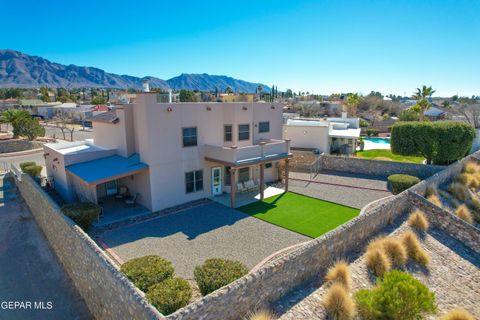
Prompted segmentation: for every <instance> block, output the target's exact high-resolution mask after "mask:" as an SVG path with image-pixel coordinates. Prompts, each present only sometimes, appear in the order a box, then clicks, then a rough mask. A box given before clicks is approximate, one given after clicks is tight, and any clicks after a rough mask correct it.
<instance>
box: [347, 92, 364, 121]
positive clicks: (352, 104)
mask: <svg viewBox="0 0 480 320" xmlns="http://www.w3.org/2000/svg"><path fill="white" fill-rule="evenodd" d="M361 101H362V97H360V96H359V95H358V93H351V94H349V95H348V97H347V102H346V103H345V105H346V106H347V112H348V113H349V114H350V116H352V117H355V116H356V114H357V108H358V105H359V104H360V102H361Z"/></svg>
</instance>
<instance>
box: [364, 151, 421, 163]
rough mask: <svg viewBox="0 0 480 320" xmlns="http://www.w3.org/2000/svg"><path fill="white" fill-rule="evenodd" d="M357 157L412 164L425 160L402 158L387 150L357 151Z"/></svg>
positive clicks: (409, 157)
mask: <svg viewBox="0 0 480 320" xmlns="http://www.w3.org/2000/svg"><path fill="white" fill-rule="evenodd" d="M356 156H357V157H359V158H365V159H372V160H391V161H398V162H411V163H422V162H423V160H424V158H423V157H412V156H402V155H398V154H393V153H392V151H390V150H386V149H374V150H364V151H357V154H356Z"/></svg>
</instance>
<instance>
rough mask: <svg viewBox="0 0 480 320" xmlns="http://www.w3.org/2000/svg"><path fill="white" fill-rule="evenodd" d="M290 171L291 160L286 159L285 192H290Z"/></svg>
mask: <svg viewBox="0 0 480 320" xmlns="http://www.w3.org/2000/svg"><path fill="white" fill-rule="evenodd" d="M289 171H290V159H288V158H287V159H285V192H287V191H288V175H289Z"/></svg>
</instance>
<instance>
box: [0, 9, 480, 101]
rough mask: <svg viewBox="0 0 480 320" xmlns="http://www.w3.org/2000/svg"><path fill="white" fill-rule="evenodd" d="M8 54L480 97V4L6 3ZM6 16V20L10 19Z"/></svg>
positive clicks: (3, 36)
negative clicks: (430, 88) (423, 88)
mask: <svg viewBox="0 0 480 320" xmlns="http://www.w3.org/2000/svg"><path fill="white" fill-rule="evenodd" d="M1 7H2V10H1V11H2V18H1V19H0V30H2V32H0V48H5V49H15V50H19V51H23V52H25V53H28V54H32V55H38V56H42V57H44V58H47V59H49V60H52V61H55V62H60V63H65V64H70V63H73V64H77V65H87V66H95V67H98V68H102V69H104V70H106V71H108V72H114V73H119V74H130V75H135V76H146V75H151V76H156V77H159V78H162V79H167V78H170V77H173V76H176V75H179V74H180V73H182V72H185V73H203V72H205V73H210V74H225V75H229V76H232V77H235V78H239V79H243V80H247V81H255V82H256V81H259V82H264V83H265V84H267V85H271V84H276V85H277V86H278V88H279V89H281V90H284V89H286V88H291V89H294V90H296V91H298V90H302V91H310V92H315V93H323V94H329V93H334V92H352V91H355V92H360V93H364V94H367V93H368V92H370V91H371V90H377V91H381V92H382V93H385V94H386V93H393V94H404V93H406V94H407V95H410V94H412V93H413V91H414V89H415V88H416V87H418V86H421V85H422V84H427V85H431V86H433V88H434V89H436V90H437V94H436V95H444V96H451V95H453V94H457V93H458V94H460V95H469V96H470V95H472V94H475V95H480V59H479V57H480V19H479V13H480V0H456V1H454V0H451V1H450V0H437V1H420V0H417V1H402V0H397V1H388V0H384V1H373V0H372V1H367V0H366V1H354V0H351V1H328V0H322V1H320V0H317V1H300V0H298V1H283V0H278V1H263V2H262V1H250V0H243V1H231V2H230V1H225V0H224V1H208V0H206V1H168V2H167V1H142V0H138V1H123V0H117V1H110V0H109V1H92V0H83V1H67V0H65V1H48V0H44V1H31V0H27V1H3V3H2V6H1ZM4 13H6V14H4Z"/></svg>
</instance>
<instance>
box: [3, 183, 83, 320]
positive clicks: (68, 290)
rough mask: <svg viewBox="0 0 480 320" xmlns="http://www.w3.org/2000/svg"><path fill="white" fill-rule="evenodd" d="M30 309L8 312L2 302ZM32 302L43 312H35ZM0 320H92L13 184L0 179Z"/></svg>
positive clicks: (36, 309)
mask: <svg viewBox="0 0 480 320" xmlns="http://www.w3.org/2000/svg"><path fill="white" fill-rule="evenodd" d="M10 301H11V302H15V301H16V302H23V303H24V306H25V307H28V303H31V308H28V309H22V310H19V309H17V310H9V309H6V308H5V305H4V303H5V302H10ZM35 302H37V303H43V306H44V307H45V308H48V307H49V303H51V309H44V310H42V309H38V305H37V308H35ZM0 303H2V305H0V319H92V316H91V315H90V313H89V311H88V309H87V307H86V306H85V304H84V302H83V299H82V298H81V297H80V295H79V294H78V293H77V291H76V290H75V289H74V287H73V284H72V283H71V280H70V278H69V277H68V276H67V275H66V273H65V272H64V270H63V269H62V268H61V266H60V264H59V262H58V260H57V259H56V257H55V255H54V254H53V252H52V251H51V248H50V247H49V245H48V243H47V241H46V239H45V238H44V236H43V234H42V233H41V231H40V230H39V228H38V227H37V225H36V223H35V221H34V220H33V217H32V215H31V213H30V212H29V211H28V208H27V207H26V205H25V204H23V203H22V200H21V198H20V196H19V195H18V193H17V191H16V188H15V186H14V185H13V182H11V181H9V180H4V177H3V176H1V178H0Z"/></svg>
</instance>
